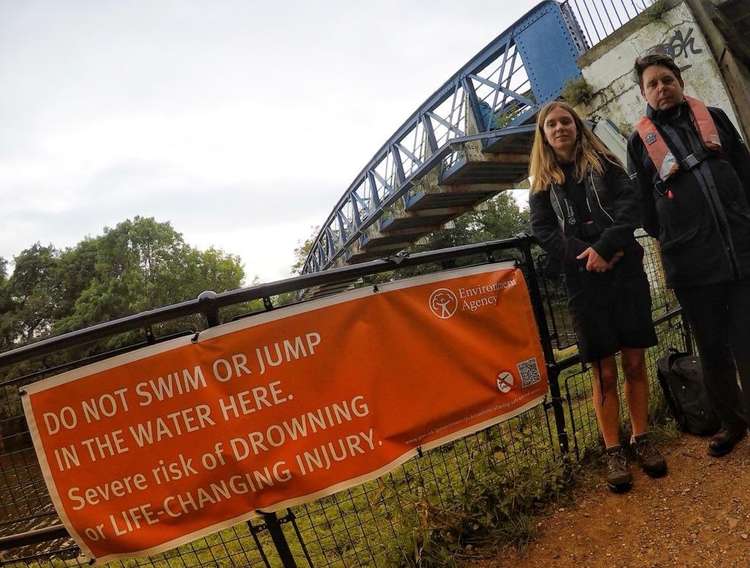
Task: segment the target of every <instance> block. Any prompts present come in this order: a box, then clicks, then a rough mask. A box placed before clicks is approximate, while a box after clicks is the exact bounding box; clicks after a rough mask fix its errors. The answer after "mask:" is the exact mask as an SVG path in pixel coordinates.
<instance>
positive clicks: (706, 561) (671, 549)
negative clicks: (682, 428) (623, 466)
mask: <svg viewBox="0 0 750 568" xmlns="http://www.w3.org/2000/svg"><path fill="white" fill-rule="evenodd" d="M706 444H707V440H706V439H703V438H697V437H693V436H688V435H684V436H682V437H680V438H678V439H677V440H674V441H671V442H669V443H668V444H665V445H663V446H662V448H661V449H662V451H663V452H664V454H665V456H666V457H667V462H668V465H669V474H668V475H667V476H666V477H663V478H661V479H650V478H648V477H647V476H646V475H645V474H643V473H642V472H641V471H640V470H638V469H637V466H636V467H633V473H634V483H633V489H632V490H631V491H630V492H628V493H625V494H622V495H615V494H612V493H610V492H609V491H607V489H606V486H605V485H604V482H603V480H602V472H601V471H591V472H590V473H586V474H585V475H584V476H583V479H582V481H581V482H580V483H579V484H578V485H577V487H576V489H575V490H574V495H573V498H572V499H571V503H572V504H571V505H558V506H557V507H556V508H555V509H553V510H552V511H551V512H550V513H549V514H548V515H547V516H544V517H540V518H539V519H538V521H537V535H536V537H535V538H534V540H533V542H532V543H531V544H529V545H528V546H527V547H526V548H525V549H524V550H522V551H520V552H519V551H516V550H505V551H503V552H502V553H501V554H499V555H498V557H497V558H496V559H494V560H488V561H483V562H480V563H478V564H476V565H475V566H476V568H491V567H492V568H495V567H500V566H513V568H531V567H534V568H536V567H539V566H580V567H589V566H591V567H599V566H601V567H607V568H614V567H628V568H629V567H640V566H644V567H651V568H662V567H668V566H680V567H696V568H697V567H700V568H708V567H711V568H713V567H743V568H747V567H748V566H750V467H748V466H750V441H748V439H746V440H744V441H743V442H741V443H740V444H739V445H738V446H737V448H735V450H734V451H733V452H732V453H731V454H729V455H727V456H725V457H723V458H712V457H709V456H708V455H706Z"/></svg>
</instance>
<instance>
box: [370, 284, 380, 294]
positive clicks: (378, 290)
mask: <svg viewBox="0 0 750 568" xmlns="http://www.w3.org/2000/svg"><path fill="white" fill-rule="evenodd" d="M372 291H373V292H380V288H378V285H377V284H373V285H372Z"/></svg>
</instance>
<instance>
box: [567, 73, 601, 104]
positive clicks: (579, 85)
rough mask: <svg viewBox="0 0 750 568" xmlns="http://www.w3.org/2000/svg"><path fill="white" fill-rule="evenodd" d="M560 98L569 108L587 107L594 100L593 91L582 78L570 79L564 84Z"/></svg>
mask: <svg viewBox="0 0 750 568" xmlns="http://www.w3.org/2000/svg"><path fill="white" fill-rule="evenodd" d="M562 98H563V99H565V102H567V103H568V104H569V105H571V106H574V107H575V106H578V105H579V104H584V105H587V104H589V103H590V102H591V101H592V100H593V99H594V89H593V88H592V87H591V85H589V83H588V81H586V79H584V78H583V77H578V78H577V79H571V80H570V81H568V82H567V83H565V87H564V88H563V91H562Z"/></svg>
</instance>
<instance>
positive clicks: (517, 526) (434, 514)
mask: <svg viewBox="0 0 750 568" xmlns="http://www.w3.org/2000/svg"><path fill="white" fill-rule="evenodd" d="M506 470H507V471H506ZM571 471H572V470H570V469H568V470H566V469H565V467H564V466H563V465H562V463H561V462H549V463H548V464H546V465H542V464H539V463H531V462H528V463H524V464H521V465H520V467H518V466H516V467H513V468H511V467H509V466H506V465H503V464H495V465H494V466H493V467H492V469H490V466H489V465H487V464H486V462H484V461H483V460H479V459H477V460H473V461H470V462H469V463H467V472H466V475H465V478H466V482H465V484H464V486H463V487H462V488H461V490H460V491H458V492H456V493H450V494H449V495H450V496H448V495H447V494H445V493H444V497H443V499H441V500H440V501H439V502H434V501H433V500H430V499H427V498H425V497H422V496H418V495H417V496H413V497H412V500H413V501H414V502H413V503H412V504H411V505H410V506H409V508H408V511H410V513H409V515H408V516H409V518H405V519H402V522H401V526H402V527H403V530H402V532H401V535H400V540H401V542H400V548H401V549H406V550H410V551H412V555H411V557H410V558H409V559H408V560H407V561H406V564H407V565H409V566H418V567H421V568H443V567H446V566H459V565H460V563H461V562H464V561H467V560H472V559H477V558H481V557H486V556H491V555H493V554H494V553H496V552H497V550H498V549H499V548H500V547H501V546H507V545H509V544H510V545H517V546H522V545H524V544H526V543H527V542H528V541H529V540H530V539H531V538H532V537H533V534H534V522H533V516H534V514H535V513H538V512H539V511H540V510H541V509H542V508H544V506H545V505H546V504H547V503H550V502H553V501H555V500H557V499H558V498H559V497H560V496H561V494H562V493H563V492H564V491H565V490H566V488H567V487H569V486H570V484H571V483H572V480H573V475H572V473H571ZM398 563H399V564H402V565H403V564H404V559H401V560H400V561H399V562H398Z"/></svg>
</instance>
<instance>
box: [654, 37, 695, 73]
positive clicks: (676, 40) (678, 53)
mask: <svg viewBox="0 0 750 568" xmlns="http://www.w3.org/2000/svg"><path fill="white" fill-rule="evenodd" d="M648 53H664V54H666V55H669V56H670V57H671V58H672V59H678V58H680V57H684V58H685V59H689V58H690V56H691V55H700V54H701V53H703V49H701V48H699V47H695V37H693V28H688V30H687V33H684V32H683V30H675V32H674V34H672V37H671V38H670V39H669V41H667V42H666V43H660V44H657V45H655V46H653V47H652V48H651V49H649V50H648ZM690 67H692V65H690V64H688V65H681V66H680V69H681V70H682V71H684V70H685V69H689V68H690Z"/></svg>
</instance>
